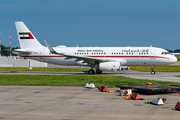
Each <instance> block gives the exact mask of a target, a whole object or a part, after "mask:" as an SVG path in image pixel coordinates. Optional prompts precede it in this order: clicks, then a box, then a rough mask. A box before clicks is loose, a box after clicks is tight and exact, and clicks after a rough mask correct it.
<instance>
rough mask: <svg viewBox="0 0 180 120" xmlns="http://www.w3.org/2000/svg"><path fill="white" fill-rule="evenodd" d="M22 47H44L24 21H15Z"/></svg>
mask: <svg viewBox="0 0 180 120" xmlns="http://www.w3.org/2000/svg"><path fill="white" fill-rule="evenodd" d="M15 25H16V30H17V35H18V39H19V43H20V47H21V49H26V48H37V47H42V45H41V44H40V43H39V41H38V40H37V39H36V38H35V37H34V35H33V34H32V33H31V31H30V30H29V29H28V28H27V27H26V25H25V24H24V23H23V22H15Z"/></svg>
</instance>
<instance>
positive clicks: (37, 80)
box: [0, 75, 180, 86]
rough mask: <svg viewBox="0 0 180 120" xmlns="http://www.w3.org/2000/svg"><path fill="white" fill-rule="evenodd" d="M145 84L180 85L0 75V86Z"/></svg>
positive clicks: (101, 77) (107, 78)
mask: <svg viewBox="0 0 180 120" xmlns="http://www.w3.org/2000/svg"><path fill="white" fill-rule="evenodd" d="M147 82H152V83H153V84H161V85H172V84H180V83H178V82H166V81H154V80H142V79H132V78H128V77H123V76H110V75H0V85H28V86H29V85H30V86H85V85H86V83H94V84H95V86H102V85H104V86H117V85H133V84H146V83H147Z"/></svg>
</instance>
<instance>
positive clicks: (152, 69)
mask: <svg viewBox="0 0 180 120" xmlns="http://www.w3.org/2000/svg"><path fill="white" fill-rule="evenodd" d="M155 73H156V72H155V71H154V66H151V74H152V75H154V74H155Z"/></svg>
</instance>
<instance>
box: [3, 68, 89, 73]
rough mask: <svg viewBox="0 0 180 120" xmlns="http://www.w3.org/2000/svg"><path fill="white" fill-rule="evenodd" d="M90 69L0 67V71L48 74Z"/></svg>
mask: <svg viewBox="0 0 180 120" xmlns="http://www.w3.org/2000/svg"><path fill="white" fill-rule="evenodd" d="M89 69H90V68H32V70H30V69H29V68H28V67H0V71H49V72H83V71H88V70H89Z"/></svg>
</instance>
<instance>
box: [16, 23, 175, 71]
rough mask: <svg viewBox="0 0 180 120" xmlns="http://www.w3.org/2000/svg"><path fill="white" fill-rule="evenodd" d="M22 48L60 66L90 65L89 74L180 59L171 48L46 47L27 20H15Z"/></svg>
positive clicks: (31, 56)
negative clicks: (29, 26)
mask: <svg viewBox="0 0 180 120" xmlns="http://www.w3.org/2000/svg"><path fill="white" fill-rule="evenodd" d="M15 25H16V30H17V35H18V38H19V43H20V47H21V49H15V50H14V53H15V54H18V55H20V56H23V57H26V58H29V59H34V60H38V61H42V62H47V63H52V64H57V65H78V66H90V67H91V69H90V70H89V71H88V73H89V74H94V73H95V72H94V70H93V68H95V69H96V73H97V74H101V73H102V71H117V70H121V67H122V66H151V68H152V69H151V74H155V71H154V66H160V65H168V64H172V63H174V62H176V61H177V58H176V57H175V56H173V55H170V54H169V53H168V51H167V50H164V49H162V48H157V47H152V46H151V47H66V46H57V47H51V46H50V45H49V44H48V43H47V41H45V44H46V46H47V47H45V46H42V45H41V44H40V43H39V42H38V40H37V39H36V38H35V36H34V35H33V34H32V33H31V31H30V30H29V29H28V28H27V27H26V25H25V24H24V23H23V22H15Z"/></svg>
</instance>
